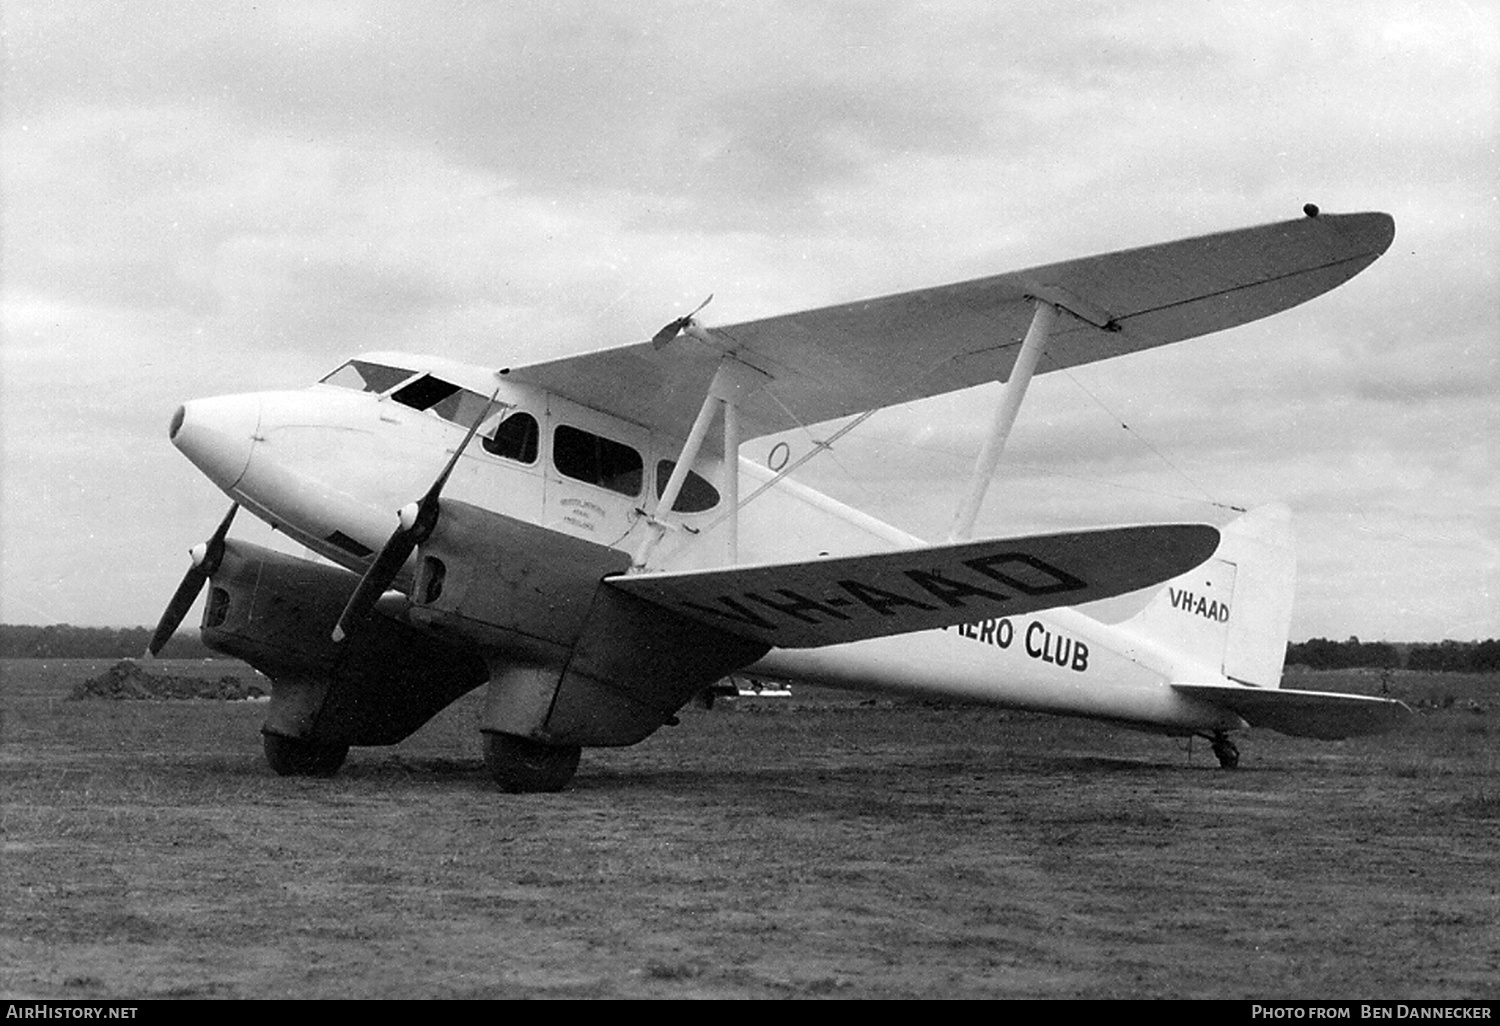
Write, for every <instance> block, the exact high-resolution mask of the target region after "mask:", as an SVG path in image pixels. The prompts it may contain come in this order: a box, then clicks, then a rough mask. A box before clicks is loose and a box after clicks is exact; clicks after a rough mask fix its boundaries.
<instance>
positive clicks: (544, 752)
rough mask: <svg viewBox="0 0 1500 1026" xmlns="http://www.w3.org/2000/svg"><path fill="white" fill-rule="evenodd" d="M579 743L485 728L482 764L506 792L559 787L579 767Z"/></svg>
mask: <svg viewBox="0 0 1500 1026" xmlns="http://www.w3.org/2000/svg"><path fill="white" fill-rule="evenodd" d="M582 752H583V749H582V748H580V747H579V746H578V745H546V744H542V742H540V741H533V740H531V738H529V737H519V736H517V735H515V734H500V733H491V732H488V731H487V732H486V733H485V735H484V764H485V765H486V766H488V767H489V770H490V776H492V777H494V778H495V783H497V784H499V785H500V790H502V791H505V792H507V793H509V794H526V793H528V792H534V791H561V790H562V789H563V788H564V787H567V786H568V781H570V780H572V779H573V774H574V773H575V772H577V770H578V757H579V755H580V754H582Z"/></svg>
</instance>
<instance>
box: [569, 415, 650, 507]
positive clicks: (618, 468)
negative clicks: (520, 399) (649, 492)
mask: <svg viewBox="0 0 1500 1026" xmlns="http://www.w3.org/2000/svg"><path fill="white" fill-rule="evenodd" d="M552 462H553V464H554V465H555V466H556V467H557V471H558V473H560V474H562V475H563V476H565V477H571V478H574V479H575V480H578V481H586V482H588V483H589V484H593V485H598V486H599V487H600V488H608V489H609V490H610V491H612V492H619V493H620V494H621V495H639V494H640V492H641V480H642V478H643V477H644V476H645V466H646V465H645V462H644V461H643V460H642V459H641V454H640V453H638V452H636V451H635V450H634V449H632V448H631V447H630V446H628V445H624V444H622V443H620V442H614V441H611V440H610V439H608V438H602V437H600V436H599V435H596V434H593V433H592V432H589V431H581V430H579V429H578V428H575V427H568V426H567V425H566V424H561V425H559V426H558V428H557V430H556V431H554V432H553V433H552Z"/></svg>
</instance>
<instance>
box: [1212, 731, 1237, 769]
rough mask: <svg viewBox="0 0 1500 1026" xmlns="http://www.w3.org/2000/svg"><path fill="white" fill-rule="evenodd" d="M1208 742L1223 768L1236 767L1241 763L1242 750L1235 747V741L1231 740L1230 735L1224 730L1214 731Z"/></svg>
mask: <svg viewBox="0 0 1500 1026" xmlns="http://www.w3.org/2000/svg"><path fill="white" fill-rule="evenodd" d="M1208 743H1209V747H1210V748H1212V749H1213V752H1214V755H1216V756H1218V759H1219V767H1220V768H1221V769H1234V768H1235V767H1237V766H1238V765H1239V764H1240V750H1239V749H1238V748H1237V747H1235V744H1234V742H1233V741H1231V740H1229V735H1228V734H1226V733H1225V732H1224V731H1222V730H1216V731H1214V732H1213V736H1212V737H1210V738H1209V739H1208Z"/></svg>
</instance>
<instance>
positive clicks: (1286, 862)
mask: <svg viewBox="0 0 1500 1026" xmlns="http://www.w3.org/2000/svg"><path fill="white" fill-rule="evenodd" d="M107 665H108V663H107V662H100V663H87V662H46V663H42V662H32V661H18V662H9V663H4V664H0V687H3V705H0V711H3V716H4V719H3V723H0V740H3V745H0V774H3V794H0V797H3V809H0V835H3V838H0V839H3V851H4V858H3V861H0V994H3V995H4V996H6V997H12V998H16V997H21V998H39V997H66V998H80V999H82V998H100V997H163V996H182V997H228V998H238V997H256V998H269V997H538V996H541V997H545V996H600V997H705V996H706V997H741V996H743V997H782V996H793V997H812V996H839V997H845V996H847V997H1075V996H1076V997H1230V998H1233V997H1266V998H1271V997H1282V998H1293V997H1304V998H1311V997H1319V998H1379V997H1386V998H1411V999H1416V998H1489V999H1495V998H1497V997H1500V754H1497V753H1500V679H1497V678H1493V677H1489V678H1484V677H1459V676H1454V677H1442V678H1437V677H1430V676H1429V677H1415V676H1411V675H1407V674H1395V675H1392V676H1390V677H1389V678H1387V679H1385V681H1384V682H1383V683H1384V686H1385V688H1386V690H1388V691H1390V692H1391V693H1393V694H1394V695H1396V696H1397V697H1404V698H1407V699H1409V700H1413V701H1420V702H1421V703H1422V704H1423V713H1422V715H1420V716H1419V717H1418V718H1417V719H1416V720H1415V722H1414V723H1413V725H1412V726H1411V727H1410V728H1409V729H1407V730H1404V731H1403V732H1401V733H1399V734H1396V735H1392V736H1387V737H1383V738H1371V739H1361V740H1351V741H1346V742H1337V743H1319V742H1312V741H1301V740H1296V739H1291V738H1285V737H1281V736H1280V735H1276V734H1271V733H1268V732H1255V733H1253V734H1250V735H1246V736H1244V737H1243V738H1242V740H1241V745H1240V746H1241V750H1242V752H1243V754H1244V758H1243V761H1242V763H1241V768H1240V769H1239V770H1237V771H1232V772H1226V771H1221V770H1219V769H1218V768H1217V763H1216V762H1215V760H1214V759H1213V757H1212V756H1211V755H1210V754H1209V752H1208V751H1207V746H1206V745H1205V744H1203V743H1202V742H1196V743H1195V744H1194V745H1193V746H1192V748H1191V751H1190V750H1189V746H1188V745H1187V743H1186V742H1184V741H1178V740H1172V739H1167V738H1161V737H1156V736H1152V735H1146V734H1138V733H1135V732H1132V731H1128V730H1121V729H1115V728H1111V727H1107V726H1103V725H1098V724H1091V723H1087V722H1083V721H1069V720H1060V719H1051V718H1046V717H1039V716H1030V715H1022V714H1014V713H1005V712H1003V711H998V710H990V709H977V708H963V707H952V708H942V707H936V706H924V705H919V704H894V703H891V702H889V701H881V702H874V703H868V704H866V703H862V702H861V701H859V700H858V699H857V698H846V697H843V696H838V697H836V698H830V697H829V696H826V695H823V694H821V693H815V692H810V691H805V690H799V691H798V692H797V694H796V695H795V696H794V697H793V698H792V699H764V700H754V701H749V702H744V701H742V702H739V703H733V704H732V705H729V706H726V705H724V704H720V705H719V706H716V707H715V708H714V709H713V710H712V711H704V710H700V709H695V708H690V709H688V710H685V711H684V713H683V714H682V723H681V725H680V726H678V727H675V728H671V729H666V730H663V731H661V732H660V733H658V734H657V735H656V736H655V737H653V738H651V739H650V740H648V741H646V742H645V743H643V744H641V745H638V746H636V747H634V748H628V749H618V750H596V751H589V752H585V753H584V759H583V763H582V766H581V768H580V771H579V774H578V777H577V779H576V781H575V783H574V785H573V786H572V787H570V789H569V790H567V791H566V792H564V793H562V794H558V795H545V796H532V795H527V796H508V795H503V794H500V793H498V792H497V791H496V790H495V789H494V788H493V787H492V786H491V785H490V784H489V782H488V778H487V776H486V774H485V771H484V769H483V766H482V764H481V762H480V760H479V755H478V747H479V746H478V737H477V734H476V731H475V726H474V725H475V720H476V717H477V715H478V703H477V696H470V697H469V698H468V699H465V700H464V701H462V702H460V703H458V704H457V705H456V706H454V707H453V708H451V709H450V710H448V711H447V712H446V713H444V714H443V715H442V716H441V717H439V718H438V719H437V720H436V721H434V722H433V723H432V724H430V725H429V726H428V727H426V728H424V729H423V730H422V731H420V732H419V733H418V734H417V735H416V736H414V737H412V738H411V739H409V740H408V741H407V742H405V743H404V744H402V745H400V746H397V747H395V748H390V749H363V750H360V749H357V750H355V751H354V753H353V754H352V755H351V756H350V759H349V763H348V764H347V766H346V768H345V770H344V771H343V772H342V773H341V774H340V775H339V776H338V777H337V778H335V779H333V780H301V779H282V778H278V777H275V776H273V775H271V774H270V772H269V771H268V770H267V769H265V768H264V765H263V763H262V761H261V754H260V738H259V734H258V728H259V724H260V720H261V717H262V716H263V715H264V709H265V706H264V705H262V704H257V703H228V702H212V701H199V700H194V701H183V702H146V701H115V702H109V701H69V700H67V699H66V698H65V697H64V696H65V695H66V694H67V693H68V692H69V691H70V690H71V689H72V687H73V686H74V685H76V684H77V683H79V682H80V681H81V680H82V679H84V678H85V677H87V676H90V675H92V674H93V673H96V672H98V670H100V669H102V668H104V667H105V666H107ZM195 666H196V664H189V665H183V664H169V668H170V672H174V673H191V672H198V671H196V670H195ZM202 672H204V674H205V675H206V676H213V677H218V676H219V675H220V674H223V673H243V674H246V675H248V674H249V671H248V670H244V669H242V668H237V667H229V668H226V667H225V664H222V663H219V664H214V665H213V666H212V667H209V668H207V669H206V671H202ZM1287 684H1288V686H1302V687H1317V688H1321V689H1324V690H1348V691H1357V692H1363V693H1376V692H1378V691H1379V689H1380V688H1381V686H1382V679H1381V677H1380V675H1379V674H1361V673H1350V674H1310V675H1300V676H1295V677H1292V678H1290V679H1289V680H1288V681H1287ZM1449 698H1451V699H1452V701H1447V699H1449Z"/></svg>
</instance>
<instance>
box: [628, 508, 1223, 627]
mask: <svg viewBox="0 0 1500 1026" xmlns="http://www.w3.org/2000/svg"><path fill="white" fill-rule="evenodd" d="M1218 544H1219V532H1218V531H1217V530H1215V529H1214V528H1212V527H1209V526H1207V525H1204V524H1159V525H1148V526H1142V527H1116V528H1104V529H1101V530H1093V531H1074V532H1070V533H1066V534H1050V535H1035V536H1032V537H1027V538H999V539H989V540H986V541H977V542H961V543H958V544H950V545H933V546H926V547H923V548H916V549H902V550H900V551H897V552H878V553H873V554H870V555H864V556H843V557H837V558H832V559H817V560H811V561H809V562H803V563H776V564H771V565H767V566H738V567H728V568H725V569H718V570H687V571H679V572H657V573H642V574H625V575H619V576H610V577H606V578H605V579H604V583H605V584H606V585H608V586H610V587H612V588H616V589H618V590H620V591H623V592H626V593H628V594H631V595H634V596H635V597H637V598H641V599H645V600H646V601H648V602H651V603H654V604H655V605H658V606H662V607H664V608H666V609H670V610H672V611H673V612H675V613H677V614H679V615H681V616H686V617H688V618H690V619H692V620H697V621H698V622H700V623H703V624H706V625H708V626H710V627H713V628H717V629H719V630H722V631H725V632H727V633H730V634H734V635H737V636H739V637H741V638H744V639H746V640H749V641H755V642H760V643H762V644H766V645H772V646H775V647H778V648H807V647H813V646H818V645H833V644H839V643H842V642H846V641H858V640H861V639H863V638H878V637H884V636H886V635H890V634H905V633H907V632H909V631H919V630H930V629H932V628H937V627H946V626H951V625H953V624H957V623H964V622H966V621H970V620H976V619H983V618H985V617H991V616H1015V615H1018V614H1020V613H1030V612H1035V611H1036V610H1039V609H1049V608H1051V607H1053V606H1061V605H1076V604H1078V603H1082V602H1092V601H1094V600H1095V599H1101V598H1110V597H1112V596H1115V595H1122V594H1124V593H1125V592H1127V591H1134V590H1135V589H1137V588H1145V587H1148V586H1150V585H1153V584H1159V583H1161V582H1162V581H1165V580H1168V579H1169V578H1172V577H1176V576H1177V575H1178V574H1180V573H1183V572H1185V571H1187V570H1189V569H1191V568H1193V567H1195V566H1197V565H1198V564H1200V563H1202V562H1203V561H1204V560H1205V559H1207V558H1208V557H1209V556H1211V555H1213V552H1214V549H1215V548H1216V547H1217V546H1218Z"/></svg>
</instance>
